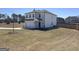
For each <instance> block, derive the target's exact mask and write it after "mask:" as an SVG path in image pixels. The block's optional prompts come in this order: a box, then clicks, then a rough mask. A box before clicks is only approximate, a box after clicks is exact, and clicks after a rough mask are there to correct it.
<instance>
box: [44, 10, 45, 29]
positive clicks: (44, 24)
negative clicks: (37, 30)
mask: <svg viewBox="0 0 79 59" xmlns="http://www.w3.org/2000/svg"><path fill="white" fill-rule="evenodd" d="M44 29H45V11H44Z"/></svg>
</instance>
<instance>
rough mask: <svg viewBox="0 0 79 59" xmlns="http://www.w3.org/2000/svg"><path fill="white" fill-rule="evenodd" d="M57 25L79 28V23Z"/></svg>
mask: <svg viewBox="0 0 79 59" xmlns="http://www.w3.org/2000/svg"><path fill="white" fill-rule="evenodd" d="M57 26H59V27H64V28H70V29H77V30H79V23H76V24H58V25H57Z"/></svg>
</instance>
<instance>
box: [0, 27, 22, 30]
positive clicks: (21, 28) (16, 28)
mask: <svg viewBox="0 0 79 59" xmlns="http://www.w3.org/2000/svg"><path fill="white" fill-rule="evenodd" d="M0 29H10V30H11V29H13V28H5V27H0ZM14 29H15V30H21V29H22V28H14Z"/></svg>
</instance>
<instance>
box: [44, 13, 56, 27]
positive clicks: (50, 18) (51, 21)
mask: <svg viewBox="0 0 79 59" xmlns="http://www.w3.org/2000/svg"><path fill="white" fill-rule="evenodd" d="M56 20H57V16H55V15H52V14H49V13H45V27H46V28H48V27H53V26H55V25H56V24H57V21H56Z"/></svg>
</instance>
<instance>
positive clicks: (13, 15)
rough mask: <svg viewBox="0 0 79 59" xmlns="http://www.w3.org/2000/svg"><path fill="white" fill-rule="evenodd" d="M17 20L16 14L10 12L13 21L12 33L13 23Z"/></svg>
mask: <svg viewBox="0 0 79 59" xmlns="http://www.w3.org/2000/svg"><path fill="white" fill-rule="evenodd" d="M16 20H17V15H16V14H14V13H13V14H12V21H13V33H14V23H15V21H16Z"/></svg>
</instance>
